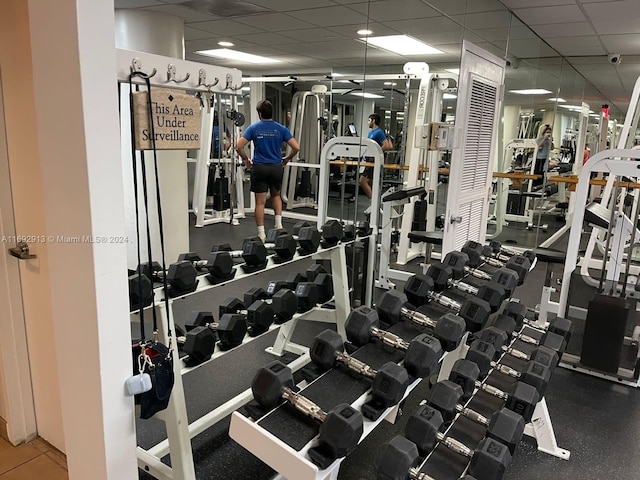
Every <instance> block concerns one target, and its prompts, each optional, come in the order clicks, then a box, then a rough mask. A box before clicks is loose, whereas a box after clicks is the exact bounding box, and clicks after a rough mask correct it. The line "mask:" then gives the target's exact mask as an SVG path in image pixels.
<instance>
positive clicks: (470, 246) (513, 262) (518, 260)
mask: <svg viewBox="0 0 640 480" xmlns="http://www.w3.org/2000/svg"><path fill="white" fill-rule="evenodd" d="M460 251H461V252H462V253H466V254H467V255H468V256H469V265H470V266H472V267H479V266H480V265H481V264H482V263H486V264H487V265H491V266H493V267H506V268H509V269H511V270H513V271H514V272H516V273H517V274H518V278H519V282H518V285H522V284H523V283H524V281H525V279H526V278H527V275H528V274H529V269H530V268H531V261H529V259H528V258H526V257H524V256H522V255H514V256H513V257H510V258H509V260H507V261H506V262H502V261H500V260H497V259H495V258H492V257H489V256H485V255H484V254H485V253H489V252H486V251H485V249H484V246H483V245H482V244H481V243H478V242H474V241H473V240H469V241H467V243H465V244H464V246H463V247H462V248H461V249H460Z"/></svg>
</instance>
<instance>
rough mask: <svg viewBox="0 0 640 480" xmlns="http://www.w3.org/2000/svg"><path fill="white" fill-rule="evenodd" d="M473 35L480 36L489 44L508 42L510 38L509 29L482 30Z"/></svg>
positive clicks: (475, 31)
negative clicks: (499, 41) (500, 41)
mask: <svg viewBox="0 0 640 480" xmlns="http://www.w3.org/2000/svg"><path fill="white" fill-rule="evenodd" d="M473 33H475V34H477V35H479V36H480V37H482V38H484V39H485V40H486V41H489V42H494V41H498V40H507V39H508V38H509V29H508V28H481V29H479V30H474V31H473ZM470 41H473V40H470Z"/></svg>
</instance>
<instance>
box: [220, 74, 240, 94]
mask: <svg viewBox="0 0 640 480" xmlns="http://www.w3.org/2000/svg"><path fill="white" fill-rule="evenodd" d="M241 88H242V84H240V85H233V75H231V74H230V73H227V86H226V87H224V89H225V90H233V91H236V90H240V89H241Z"/></svg>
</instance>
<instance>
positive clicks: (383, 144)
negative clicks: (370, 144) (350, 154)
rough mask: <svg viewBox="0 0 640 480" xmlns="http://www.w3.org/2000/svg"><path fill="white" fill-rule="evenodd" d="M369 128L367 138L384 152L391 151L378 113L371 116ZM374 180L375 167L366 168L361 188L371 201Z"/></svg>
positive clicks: (391, 146)
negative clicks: (372, 181)
mask: <svg viewBox="0 0 640 480" xmlns="http://www.w3.org/2000/svg"><path fill="white" fill-rule="evenodd" d="M368 123H369V128H370V129H371V131H370V132H369V134H368V135H367V138H370V139H371V140H373V141H375V142H376V143H377V144H378V145H380V148H382V151H383V152H386V151H388V150H391V149H392V148H393V145H392V144H391V142H390V141H389V140H387V136H386V135H385V134H384V132H383V131H382V129H381V128H380V115H378V114H377V113H372V114H371V115H369V120H368ZM368 160H369V161H371V159H368ZM372 178H373V167H366V168H365V169H364V172H362V174H361V175H360V186H361V187H362V191H364V194H365V195H366V196H367V198H368V199H369V200H371V180H372ZM368 210H369V208H367V209H366V210H365V213H369V212H368Z"/></svg>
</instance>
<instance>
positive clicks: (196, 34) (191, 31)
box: [184, 25, 215, 41]
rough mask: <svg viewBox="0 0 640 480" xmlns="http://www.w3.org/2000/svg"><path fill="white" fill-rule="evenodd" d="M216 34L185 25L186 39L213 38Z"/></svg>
mask: <svg viewBox="0 0 640 480" xmlns="http://www.w3.org/2000/svg"><path fill="white" fill-rule="evenodd" d="M214 36H215V34H214V33H211V32H206V31H204V30H198V29H197V28H191V27H189V26H188V25H185V27H184V39H185V40H186V41H190V40H201V39H203V38H212V37H214Z"/></svg>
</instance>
